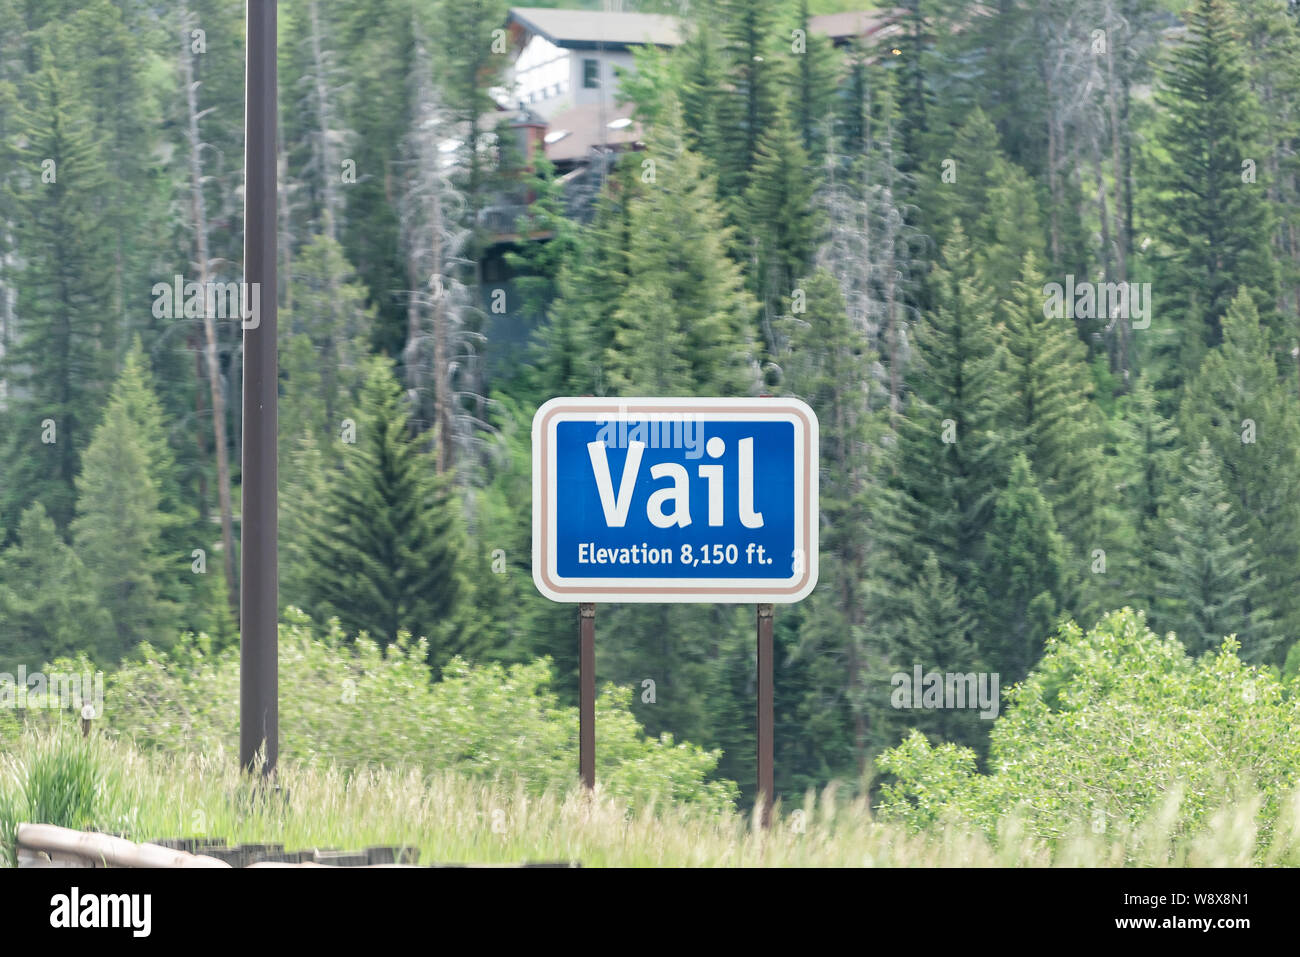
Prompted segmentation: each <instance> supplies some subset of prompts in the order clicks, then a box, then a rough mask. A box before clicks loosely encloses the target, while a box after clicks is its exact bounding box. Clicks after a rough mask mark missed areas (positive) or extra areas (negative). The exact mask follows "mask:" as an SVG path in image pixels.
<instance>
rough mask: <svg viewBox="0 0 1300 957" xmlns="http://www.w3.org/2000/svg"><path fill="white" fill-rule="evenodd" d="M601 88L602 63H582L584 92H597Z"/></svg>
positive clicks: (589, 61) (591, 61)
mask: <svg viewBox="0 0 1300 957" xmlns="http://www.w3.org/2000/svg"><path fill="white" fill-rule="evenodd" d="M599 87H600V61H599V60H583V61H582V88H583V89H584V90H595V89H598V88H599Z"/></svg>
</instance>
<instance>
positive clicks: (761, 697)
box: [532, 396, 818, 825]
mask: <svg viewBox="0 0 1300 957" xmlns="http://www.w3.org/2000/svg"><path fill="white" fill-rule="evenodd" d="M532 438H533V581H534V583H535V584H536V585H537V588H538V590H539V591H540V592H541V593H542V594H543V595H545V596H547V597H548V598H550V599H552V600H553V601H570V602H577V603H579V605H580V614H581V641H582V646H581V662H580V675H581V679H580V680H581V684H582V689H581V690H582V693H581V702H582V707H581V711H580V731H579V738H580V744H581V753H580V755H579V765H580V768H581V772H582V779H583V781H584V783H586V784H587V786H588V787H591V786H593V784H594V781H595V729H594V727H593V724H594V719H593V715H594V701H595V649H594V645H595V613H596V612H595V604H594V603H595V602H597V601H612V602H721V603H730V604H740V603H744V604H751V603H752V604H755V605H757V607H758V649H757V651H758V654H757V665H758V714H757V718H758V792H759V801H760V803H761V807H762V820H763V823H764V825H766V824H768V823H769V822H770V819H771V807H772V800H773V794H774V787H773V752H774V748H773V737H772V735H773V727H774V720H773V643H772V605H773V603H778V602H780V603H788V602H796V601H799V600H800V599H802V598H804V597H805V596H807V595H808V593H809V592H811V591H812V590H813V588H814V586H815V585H816V584H817V521H818V504H817V451H818V450H817V443H818V432H817V416H816V415H815V414H814V413H813V411H812V409H810V408H808V406H807V405H805V404H804V403H802V402H800V401H798V400H797V399H777V398H760V399H715V398H708V399H667V398H664V399H656V398H647V399H616V398H592V397H590V396H588V397H583V398H560V399H552V400H551V401H549V402H547V403H546V404H545V405H543V406H542V407H541V408H540V409H538V410H537V415H536V416H535V417H534V418H533V434H532Z"/></svg>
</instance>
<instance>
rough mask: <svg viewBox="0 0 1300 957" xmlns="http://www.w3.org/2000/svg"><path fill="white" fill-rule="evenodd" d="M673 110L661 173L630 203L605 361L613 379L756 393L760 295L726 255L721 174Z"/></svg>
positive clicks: (619, 388)
mask: <svg viewBox="0 0 1300 957" xmlns="http://www.w3.org/2000/svg"><path fill="white" fill-rule="evenodd" d="M673 112H674V115H673V117H672V119H671V120H670V121H669V122H667V123H665V124H662V125H661V126H660V128H659V129H658V130H656V131H655V134H654V136H653V137H652V139H651V141H650V143H649V145H648V149H647V154H648V157H649V158H650V159H651V160H652V161H653V162H654V164H655V166H654V182H653V183H652V184H651V185H650V186H649V188H648V189H647V190H646V191H645V193H644V194H643V195H640V196H637V197H635V198H633V199H632V200H631V201H630V203H629V216H630V219H631V224H632V231H631V243H630V245H629V256H628V285H627V288H626V290H625V291H624V292H623V295H622V296H621V298H620V300H619V305H618V308H617V310H616V312H615V314H614V326H615V333H614V343H613V345H614V347H613V349H611V350H610V351H609V352H608V353H607V354H606V360H605V361H606V367H607V369H608V372H609V384H610V388H611V390H612V391H613V392H614V393H622V394H624V395H635V394H647V392H646V390H648V389H650V388H651V387H652V386H653V385H655V384H657V383H659V382H662V383H663V386H664V387H665V388H671V389H673V391H674V392H677V394H694V395H747V394H750V393H752V392H753V391H754V389H755V386H756V385H757V375H756V373H755V361H754V347H753V332H752V320H751V317H752V316H753V314H754V304H753V300H752V299H751V298H750V297H749V295H748V294H747V293H746V292H745V290H744V288H743V285H742V284H743V278H742V275H741V272H740V269H739V267H737V266H736V264H735V263H734V262H732V260H731V259H730V258H728V256H727V254H726V245H727V242H728V240H729V236H730V231H729V230H728V229H727V227H726V226H725V225H724V222H723V214H722V210H721V209H720V208H719V206H718V203H717V201H716V199H715V198H714V185H713V180H712V178H711V177H709V176H708V175H706V173H705V171H704V168H703V163H702V161H701V160H700V158H699V157H698V156H695V155H694V154H692V153H691V152H690V151H689V150H687V149H686V147H685V144H684V143H683V141H682V135H681V126H680V113H679V112H677V111H676V110H674V111H673ZM656 304H657V305H656ZM647 309H652V310H653V313H652V317H651V320H650V322H649V323H647V322H646V319H645V311H646V310H647ZM682 365H684V366H685V369H688V370H689V374H688V375H681V374H680V373H681V372H682V371H683V370H682V369H680V368H678V367H679V366H682ZM678 389H680V390H681V391H680V392H679V391H678Z"/></svg>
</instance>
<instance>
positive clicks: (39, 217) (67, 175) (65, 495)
mask: <svg viewBox="0 0 1300 957" xmlns="http://www.w3.org/2000/svg"><path fill="white" fill-rule="evenodd" d="M68 56H69V51H68V46H67V43H66V41H65V40H64V38H63V35H62V33H61V32H59V31H57V30H56V31H55V33H54V41H53V43H52V44H51V45H48V46H45V47H44V48H43V49H42V50H41V51H40V53H39V54H38V55H37V60H38V63H39V67H38V69H37V71H36V72H35V73H34V74H33V75H32V78H31V85H30V87H29V89H28V90H27V91H26V93H25V95H24V96H23V98H22V100H21V101H20V102H21V104H22V108H21V109H20V112H19V117H18V128H19V133H20V142H24V143H25V147H23V148H22V149H20V150H18V151H17V155H16V158H15V159H16V163H15V165H16V167H17V170H18V171H20V176H16V177H14V178H13V179H12V180H11V183H12V188H13V189H14V191H15V193H14V199H15V201H16V203H17V206H18V210H19V216H18V220H17V223H16V235H15V240H16V242H17V248H18V254H19V256H20V257H21V259H22V261H23V262H24V264H25V268H24V269H23V271H22V274H21V275H20V276H19V279H18V301H19V303H20V304H21V316H20V317H19V319H18V322H17V326H18V328H17V330H16V332H17V336H16V338H17V341H16V342H15V343H14V344H13V350H12V352H9V353H8V354H7V355H6V356H5V377H6V379H7V381H8V383H9V385H10V388H11V389H12V394H13V400H12V402H10V403H9V405H8V407H7V408H5V409H4V411H3V425H0V442H3V443H4V445H3V449H2V450H0V462H3V466H2V467H0V471H3V473H4V475H5V482H4V483H3V488H2V489H0V525H3V526H4V527H5V528H13V527H14V526H15V525H16V524H17V518H18V515H19V513H20V512H22V511H23V510H24V509H25V508H26V506H27V505H28V504H29V503H31V502H32V501H35V500H37V499H39V500H40V501H41V502H42V503H43V504H44V505H45V508H46V511H47V512H48V513H49V515H50V517H51V518H52V519H54V522H55V524H56V525H58V526H60V527H63V526H66V525H67V523H68V521H69V520H70V519H71V517H72V512H73V503H74V500H75V487H74V481H75V478H76V475H77V471H78V466H79V457H80V455H81V452H82V450H83V449H84V448H85V447H86V445H87V444H88V443H89V441H90V434H91V429H92V428H93V425H92V423H93V422H94V419H95V415H96V411H97V410H98V409H99V408H100V407H101V405H102V401H103V398H104V395H105V393H106V392H107V389H108V383H109V379H110V378H111V369H112V359H113V351H112V345H111V344H112V343H113V342H114V341H115V338H114V337H115V330H114V328H113V324H112V322H111V316H109V314H108V313H107V312H106V311H105V310H104V309H103V308H102V307H101V303H100V301H99V300H100V292H99V291H100V288H101V282H100V273H99V262H100V256H101V254H102V250H103V248H104V246H105V244H106V242H107V232H106V229H105V224H106V219H105V211H104V194H105V192H106V186H107V181H106V179H105V173H104V168H103V164H102V162H101V160H100V155H101V152H102V144H100V143H98V142H97V141H96V140H95V139H94V133H93V127H92V125H91V123H90V120H89V118H88V117H87V115H86V109H85V106H84V103H85V97H84V96H83V95H82V94H83V93H84V90H80V89H78V88H77V86H76V84H75V83H74V74H73V73H72V71H71V70H70V68H69V65H68V63H67V58H68ZM10 334H11V335H12V333H10ZM105 343H108V344H109V346H108V347H107V348H105V346H104V344H105Z"/></svg>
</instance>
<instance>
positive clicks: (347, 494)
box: [304, 359, 466, 665]
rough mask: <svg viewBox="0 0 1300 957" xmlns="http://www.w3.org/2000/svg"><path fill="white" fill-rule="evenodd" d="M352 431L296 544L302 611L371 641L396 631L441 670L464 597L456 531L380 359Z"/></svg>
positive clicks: (440, 482) (373, 364)
mask: <svg viewBox="0 0 1300 957" xmlns="http://www.w3.org/2000/svg"><path fill="white" fill-rule="evenodd" d="M356 426H357V431H356V442H355V444H349V445H346V446H344V453H343V467H342V469H341V470H337V471H335V472H333V473H331V475H330V476H329V480H328V484H327V487H326V489H325V493H324V499H323V502H322V505H321V511H322V514H321V515H320V516H319V518H318V519H317V521H316V523H315V524H314V526H313V527H312V528H311V529H310V530H309V531H308V535H307V544H306V545H305V546H304V547H305V553H306V558H307V561H308V567H309V569H310V574H309V576H308V577H307V584H306V589H307V591H308V593H309V600H310V607H311V610H312V612H313V613H314V614H315V615H316V617H317V620H318V621H322V622H323V621H325V620H327V619H328V618H330V617H333V616H337V617H338V618H339V620H340V621H341V622H342V623H343V627H344V629H345V630H346V631H347V632H348V633H349V634H356V633H362V632H364V633H366V634H368V635H370V636H372V637H373V638H374V639H375V640H376V641H380V642H385V643H386V642H390V641H393V640H394V639H396V637H397V635H398V634H399V632H403V631H406V632H409V633H411V634H414V635H418V636H419V637H422V638H427V639H428V640H429V646H430V654H431V658H430V661H431V663H433V664H435V665H441V664H442V663H444V662H446V661H447V660H448V659H450V658H451V656H452V654H453V653H454V651H455V650H456V649H455V648H454V647H453V646H451V645H450V641H451V638H452V636H453V635H455V634H456V628H455V624H456V616H457V614H458V613H459V612H460V610H461V604H460V603H461V602H462V601H463V600H464V598H465V591H466V586H465V584H464V574H465V570H464V568H463V566H462V565H461V564H460V561H461V555H462V547H463V546H462V537H461V536H462V535H463V532H462V530H461V527H460V524H459V518H458V516H457V512H456V507H455V499H454V497H453V494H452V490H451V488H450V486H449V484H448V483H447V481H446V480H445V479H444V478H442V477H439V476H437V475H436V474H435V468H434V464H433V461H432V459H431V457H430V454H429V453H428V452H426V451H424V450H423V449H422V448H421V444H420V443H419V441H418V440H417V439H415V438H414V437H413V436H412V435H411V433H410V430H409V426H408V420H407V414H406V411H405V408H404V405H403V396H402V389H401V387H400V386H399V385H398V384H397V380H396V379H395V378H394V377H393V371H392V364H391V363H390V362H389V361H388V360H386V359H372V360H370V362H369V369H368V371H367V375H366V380H365V384H364V386H363V387H362V395H361V405H360V411H359V412H358V414H357V416H356Z"/></svg>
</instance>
